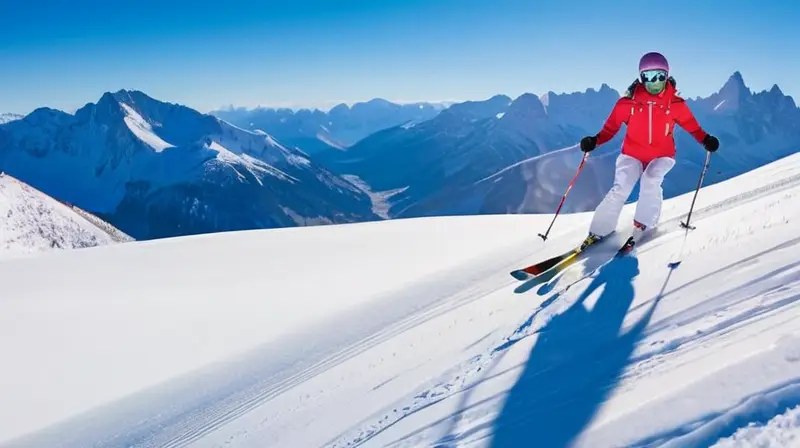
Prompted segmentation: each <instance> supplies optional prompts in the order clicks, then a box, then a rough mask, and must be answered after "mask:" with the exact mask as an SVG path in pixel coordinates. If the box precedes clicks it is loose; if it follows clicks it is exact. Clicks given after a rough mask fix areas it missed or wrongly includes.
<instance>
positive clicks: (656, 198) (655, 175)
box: [633, 157, 675, 229]
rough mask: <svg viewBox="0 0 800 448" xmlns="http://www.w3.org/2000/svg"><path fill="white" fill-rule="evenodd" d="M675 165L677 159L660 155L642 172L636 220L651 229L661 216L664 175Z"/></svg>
mask: <svg viewBox="0 0 800 448" xmlns="http://www.w3.org/2000/svg"><path fill="white" fill-rule="evenodd" d="M673 166H675V159H673V158H670V157H659V158H657V159H653V161H651V162H650V163H649V164H648V165H647V168H645V170H644V172H643V173H642V179H641V183H640V184H639V202H638V203H637V204H636V213H635V214H634V217H633V219H634V221H636V222H638V223H639V224H642V226H644V228H645V229H649V228H651V227H653V226H654V225H656V224H657V223H658V219H659V218H660V217H661V204H662V202H663V195H664V190H663V188H662V187H661V184H662V183H663V182H664V176H666V175H667V173H668V172H669V171H670V170H671V169H672V167H673Z"/></svg>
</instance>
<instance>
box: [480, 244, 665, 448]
mask: <svg viewBox="0 0 800 448" xmlns="http://www.w3.org/2000/svg"><path fill="white" fill-rule="evenodd" d="M638 274H639V262H638V260H637V259H636V257H633V256H627V257H622V258H618V259H614V260H612V261H611V262H609V263H608V264H607V265H605V266H603V267H602V268H601V269H600V270H599V271H598V273H597V277H595V278H594V280H593V281H592V282H591V284H590V285H589V286H588V287H587V288H586V290H585V291H584V292H583V293H582V294H581V296H580V297H579V298H578V299H577V301H576V302H575V303H574V304H573V305H571V306H570V308H569V309H568V310H567V311H565V312H563V313H561V314H558V315H556V316H555V317H553V318H552V320H551V321H550V322H549V323H548V324H547V325H546V326H545V327H544V328H542V329H541V330H540V332H539V338H538V340H537V341H536V343H535V345H534V346H533V349H532V351H531V353H530V356H529V357H528V361H527V362H526V365H525V366H524V367H523V371H522V373H521V374H520V376H519V378H518V379H517V382H516V384H515V385H514V386H513V387H512V388H511V390H510V391H509V392H508V395H507V397H506V400H505V403H504V405H503V408H502V410H501V412H500V414H499V416H498V417H497V419H496V420H495V422H494V425H493V436H492V437H493V440H492V446H493V447H501V448H505V447H521V446H530V447H548V448H549V447H563V446H567V445H569V444H570V443H571V442H572V441H574V440H575V438H576V437H577V436H578V435H579V434H580V433H581V432H582V431H583V429H584V428H585V427H586V426H587V425H588V423H589V422H590V421H591V419H592V416H593V415H594V414H595V412H597V409H598V408H599V407H600V405H601V404H602V403H603V402H604V400H606V398H607V397H608V396H609V394H610V393H611V392H612V391H613V389H614V387H615V386H616V384H617V382H618V381H619V378H620V375H621V374H622V372H623V370H624V368H625V366H626V365H627V363H628V359H629V357H630V355H631V353H632V352H633V349H634V347H635V345H636V342H637V341H638V340H639V339H640V338H641V336H642V332H643V330H644V329H645V327H646V326H647V324H648V323H649V321H650V318H651V316H652V314H653V311H654V309H655V306H656V304H657V303H658V300H655V301H653V302H652V303H651V305H650V307H649V309H647V310H645V312H644V314H643V315H642V316H641V317H640V318H639V319H638V320H637V321H636V322H635V324H633V326H632V328H631V329H630V330H628V331H625V332H624V333H623V334H620V332H621V327H622V324H623V321H624V320H625V316H626V314H627V312H628V309H629V307H630V305H631V303H632V302H633V299H634V287H633V279H634V278H635V277H636V276H637V275H638ZM601 286H602V287H603V290H602V293H601V294H600V296H599V298H598V299H597V301H596V302H595V303H594V304H593V306H591V308H590V309H587V308H588V307H589V306H588V305H591V304H587V303H584V302H586V300H587V298H589V296H591V295H592V293H594V292H595V291H597V290H598V289H599V288H600V287H601Z"/></svg>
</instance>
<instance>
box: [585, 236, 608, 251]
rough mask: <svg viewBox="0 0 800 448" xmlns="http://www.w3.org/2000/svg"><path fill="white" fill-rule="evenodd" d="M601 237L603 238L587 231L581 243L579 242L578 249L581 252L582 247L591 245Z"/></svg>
mask: <svg viewBox="0 0 800 448" xmlns="http://www.w3.org/2000/svg"><path fill="white" fill-rule="evenodd" d="M602 239H603V237H602V236H600V235H595V234H594V233H591V232H589V235H587V236H586V238H585V239H584V240H583V243H581V249H580V251H581V252H583V250H584V249H586V248H587V247H589V246H591V245H592V244H595V243H597V242H599V241H601V240H602Z"/></svg>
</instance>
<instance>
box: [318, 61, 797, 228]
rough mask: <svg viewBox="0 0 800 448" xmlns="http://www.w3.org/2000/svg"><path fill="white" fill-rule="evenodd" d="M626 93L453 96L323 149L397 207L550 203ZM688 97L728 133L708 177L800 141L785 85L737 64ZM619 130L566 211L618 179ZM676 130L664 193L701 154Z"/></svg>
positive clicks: (505, 207)
mask: <svg viewBox="0 0 800 448" xmlns="http://www.w3.org/2000/svg"><path fill="white" fill-rule="evenodd" d="M678 87H679V88H680V81H678ZM619 96H620V94H619V92H617V91H615V90H613V89H611V88H610V87H609V86H607V85H605V84H603V85H602V86H601V87H600V89H599V90H594V89H588V90H586V91H585V92H579V93H571V94H555V93H553V92H548V93H547V94H545V95H542V96H541V97H537V96H535V95H532V94H524V95H521V96H520V97H518V98H516V99H513V100H512V99H511V98H509V97H506V96H495V97H493V98H490V99H488V100H486V101H476V102H469V103H462V104H456V105H453V106H451V107H450V108H449V109H447V110H445V111H443V112H442V113H441V114H440V115H438V116H437V117H435V118H433V119H431V120H429V121H427V122H424V123H421V124H418V125H415V126H396V127H394V128H391V129H386V130H383V131H380V132H377V133H375V134H373V135H371V136H369V137H368V138H366V139H364V140H362V141H361V142H359V143H358V144H356V145H354V146H353V147H351V148H348V149H347V150H345V151H326V152H323V153H320V154H318V155H317V157H316V159H317V160H318V161H320V162H321V163H324V164H325V165H326V166H328V167H330V168H331V169H332V170H333V171H335V172H337V173H341V174H349V175H352V176H357V177H358V178H359V179H360V180H361V181H362V182H365V183H366V184H368V185H370V186H371V188H372V189H373V190H375V192H376V193H379V192H381V191H388V192H393V194H392V195H391V197H389V198H388V204H387V207H388V214H389V215H390V216H392V217H416V216H429V215H447V214H478V213H551V212H553V211H554V210H555V208H556V206H557V204H558V201H559V200H560V199H561V196H562V195H563V193H564V189H565V188H566V186H567V184H568V182H569V180H570V179H571V177H572V175H573V174H574V172H575V169H576V168H577V166H578V164H579V162H580V158H581V156H582V153H581V152H580V150H579V149H577V147H576V144H577V142H578V141H579V140H580V138H581V137H583V136H585V135H593V134H595V133H597V132H598V131H599V129H600V127H601V126H602V124H603V121H604V120H605V119H606V117H607V116H608V114H609V113H610V111H611V109H612V107H613V105H614V102H615V101H616V100H617V99H618V98H619ZM688 103H689V106H690V108H691V109H692V110H693V111H694V112H695V114H696V116H697V118H698V120H699V121H700V123H701V124H702V125H703V126H704V127H705V128H706V129H707V130H708V131H709V132H711V133H712V134H714V135H717V136H718V137H719V138H720V140H721V144H722V148H721V149H720V150H719V151H718V152H717V153H716V154H715V155H714V157H713V161H712V170H711V172H710V173H709V174H708V176H707V180H706V182H707V183H715V182H719V181H721V180H724V179H727V178H730V177H733V176H736V175H738V174H741V173H743V172H746V171H748V170H751V169H753V168H756V167H758V166H761V165H764V164H766V163H769V162H771V161H774V160H776V159H779V158H781V157H784V156H786V155H789V154H792V153H794V152H797V151H798V150H800V109H798V108H797V106H796V104H795V103H794V101H793V100H792V98H791V97H788V96H785V95H784V94H783V93H782V92H781V91H780V89H779V88H778V87H777V86H775V87H773V88H772V89H771V90H769V91H765V92H760V93H753V92H751V91H750V90H749V89H748V88H747V87H746V86H745V83H744V80H743V78H742V75H741V74H740V73H739V72H735V73H734V74H733V75H732V76H731V77H730V78H729V79H728V81H727V82H726V83H725V84H724V85H723V87H722V88H721V89H720V90H719V91H718V92H716V93H714V94H713V95H711V96H710V97H708V98H698V99H689V100H688ZM623 136H624V128H623V129H622V130H621V132H620V133H619V134H618V135H617V137H616V138H615V139H614V140H612V141H611V142H609V143H607V144H606V145H604V146H602V147H601V148H599V149H598V150H596V151H594V152H593V153H592V155H591V157H590V158H589V161H588V162H587V165H586V168H585V170H584V171H583V173H582V174H581V176H580V178H579V180H578V182H577V183H576V185H575V187H574V190H573V191H572V192H571V193H570V198H569V201H567V203H566V204H565V208H564V209H563V210H564V211H567V212H569V211H573V212H577V211H587V210H593V209H594V208H595V207H596V206H597V204H598V203H599V201H600V200H601V199H602V197H603V195H605V193H606V191H607V190H608V189H609V188H610V186H611V184H612V181H613V173H614V164H615V161H616V156H617V155H618V154H619V147H620V144H621V141H622V137H623ZM676 141H677V145H678V157H677V158H678V164H677V166H676V167H675V168H674V170H673V172H672V173H670V175H669V176H668V178H667V180H666V181H665V185H664V191H665V195H666V196H668V197H669V196H674V195H676V194H680V193H684V192H686V191H690V190H692V189H693V188H694V187H695V186H696V182H697V178H698V175H699V172H700V167H701V165H702V163H703V159H704V157H705V150H703V149H702V147H701V146H700V145H698V144H697V142H696V141H694V139H692V138H691V137H690V136H689V135H688V134H687V133H686V132H684V131H682V130H679V131H677V132H676ZM637 195H638V190H635V191H634V193H633V194H632V196H631V200H635V199H636V197H637Z"/></svg>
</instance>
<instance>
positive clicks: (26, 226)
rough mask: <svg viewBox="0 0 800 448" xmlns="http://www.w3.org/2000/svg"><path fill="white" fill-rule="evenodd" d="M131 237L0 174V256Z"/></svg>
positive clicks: (117, 240) (12, 178) (91, 244)
mask: <svg viewBox="0 0 800 448" xmlns="http://www.w3.org/2000/svg"><path fill="white" fill-rule="evenodd" d="M126 241H132V239H131V238H130V237H129V236H128V235H125V234H124V233H122V232H120V231H119V230H118V229H116V228H114V227H113V226H111V225H110V224H108V223H106V222H104V221H102V220H100V219H99V218H97V217H96V216H94V215H91V214H89V213H87V212H85V211H83V210H81V209H78V208H75V207H71V206H69V205H67V204H63V203H61V202H59V201H57V200H55V199H53V198H52V197H50V196H48V195H46V194H44V193H42V192H41V191H39V190H37V189H35V188H33V187H31V186H30V185H28V184H26V183H24V182H21V181H19V180H17V179H16V178H14V177H12V176H9V175H7V174H4V173H0V259H9V258H19V257H27V256H35V255H38V254H40V253H42V252H48V251H52V250H56V249H79V248H87V247H95V246H100V245H106V244H113V243H118V242H126Z"/></svg>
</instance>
